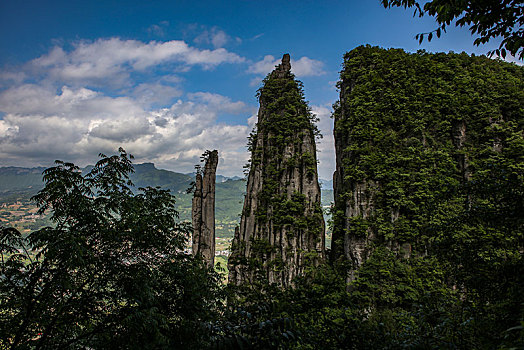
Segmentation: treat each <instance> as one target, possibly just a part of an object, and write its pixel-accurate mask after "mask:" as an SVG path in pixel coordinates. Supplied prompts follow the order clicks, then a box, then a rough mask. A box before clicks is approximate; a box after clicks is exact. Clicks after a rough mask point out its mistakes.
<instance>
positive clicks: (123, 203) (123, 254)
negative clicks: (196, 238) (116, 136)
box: [0, 149, 221, 349]
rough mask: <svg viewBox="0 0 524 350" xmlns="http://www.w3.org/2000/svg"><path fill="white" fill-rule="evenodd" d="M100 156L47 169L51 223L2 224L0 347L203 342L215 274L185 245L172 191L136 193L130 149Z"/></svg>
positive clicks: (43, 207)
mask: <svg viewBox="0 0 524 350" xmlns="http://www.w3.org/2000/svg"><path fill="white" fill-rule="evenodd" d="M101 157H102V159H101V160H100V161H98V163H97V164H96V165H95V166H94V168H93V169H92V170H91V171H89V172H88V173H87V174H85V175H84V174H82V173H81V172H80V170H79V168H78V167H77V166H75V165H73V164H71V163H64V162H61V161H57V162H56V164H57V165H56V166H55V167H52V168H49V169H47V170H45V171H44V181H45V188H44V189H42V190H41V191H40V192H39V193H38V194H37V195H36V196H35V197H34V200H36V202H37V203H38V205H39V207H40V213H43V212H44V211H47V210H50V211H51V219H52V221H53V222H54V226H53V227H45V228H42V229H40V230H38V231H35V232H32V233H31V234H30V235H29V236H28V237H27V238H22V237H21V235H20V233H19V232H18V231H16V230H15V229H12V228H1V231H0V253H1V261H0V264H1V265H0V348H8V349H27V348H36V349H58V348H60V349H63V348H66V349H67V348H96V349H104V348H107V349H116V348H119V349H124V348H129V349H131V348H137V349H149V348H155V349H157V348H170V349H172V348H175V349H176V348H182V349H191V348H197V349H199V348H202V347H205V346H206V344H207V343H206V342H207V341H208V339H209V337H208V336H207V335H206V334H208V333H207V331H206V330H207V329H209V327H208V322H210V321H212V320H213V319H214V317H215V315H216V314H215V311H216V309H217V300H219V299H218V296H219V293H220V290H221V289H220V284H219V283H218V278H219V277H218V276H217V275H216V274H215V273H214V272H211V271H208V270H207V268H206V267H205V265H204V264H203V263H202V262H201V261H199V260H196V259H193V258H192V256H190V255H187V254H184V253H183V249H184V247H185V244H186V240H187V237H188V234H189V232H190V227H188V225H186V224H183V223H178V222H177V220H176V219H177V215H178V214H177V212H176V210H175V209H174V204H175V200H174V197H173V196H171V194H169V192H168V191H165V190H161V189H159V188H151V187H147V188H142V189H140V192H139V193H138V194H136V195H135V194H133V192H132V191H131V188H130V187H131V186H132V183H131V182H130V180H129V178H128V174H129V173H130V172H132V171H133V167H132V164H131V160H130V158H132V157H130V156H128V154H127V153H126V152H125V151H124V150H122V149H120V154H119V155H115V156H111V157H106V156H104V155H101Z"/></svg>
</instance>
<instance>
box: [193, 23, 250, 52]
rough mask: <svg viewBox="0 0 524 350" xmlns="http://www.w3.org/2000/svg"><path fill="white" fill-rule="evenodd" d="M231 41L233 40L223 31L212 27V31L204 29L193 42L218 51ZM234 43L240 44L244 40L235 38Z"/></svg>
mask: <svg viewBox="0 0 524 350" xmlns="http://www.w3.org/2000/svg"><path fill="white" fill-rule="evenodd" d="M201 28H205V27H201ZM231 40H232V38H231V37H230V36H229V35H228V34H227V33H226V32H224V31H223V30H222V29H219V28H218V27H212V28H211V29H204V30H203V31H202V32H201V33H200V34H199V35H198V36H197V37H196V38H195V39H194V40H193V41H194V42H195V43H197V44H207V45H213V47H214V48H215V49H218V48H221V47H224V46H225V45H226V44H227V43H229V42H230V41H231ZM234 42H236V43H237V44H240V43H241V42H242V40H241V39H240V38H234Z"/></svg>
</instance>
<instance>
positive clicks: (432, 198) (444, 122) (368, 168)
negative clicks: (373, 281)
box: [330, 46, 524, 282]
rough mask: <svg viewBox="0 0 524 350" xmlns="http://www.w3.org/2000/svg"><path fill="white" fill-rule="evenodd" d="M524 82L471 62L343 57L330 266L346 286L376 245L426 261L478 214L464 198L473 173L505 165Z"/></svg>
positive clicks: (361, 54) (493, 65)
mask: <svg viewBox="0 0 524 350" xmlns="http://www.w3.org/2000/svg"><path fill="white" fill-rule="evenodd" d="M521 77H522V71H521V70H520V71H519V70H518V69H515V67H512V66H510V65H506V64H500V63H498V62H493V61H491V60H488V59H486V58H483V57H469V56H467V55H465V54H463V55H456V54H428V53H425V52H419V53H417V54H408V53H406V52H404V51H402V50H393V49H391V50H384V49H380V48H376V47H369V46H366V47H364V46H362V47H359V48H356V49H354V50H353V51H351V52H349V53H347V54H346V56H345V57H344V68H343V70H342V71H341V80H340V82H339V84H338V87H339V89H340V101H339V102H338V103H337V104H336V105H335V113H334V117H335V128H334V136H335V149H336V171H335V174H334V190H335V211H334V212H335V214H334V232H333V243H332V249H331V252H332V254H331V257H330V258H331V260H332V261H339V260H342V261H346V262H347V261H349V263H350V264H349V265H350V269H349V271H348V280H349V282H351V281H352V280H353V279H354V278H355V276H356V275H355V271H356V270H357V269H358V268H359V267H360V266H361V265H362V264H363V263H365V261H366V260H367V259H368V258H369V257H370V256H371V255H372V254H373V251H374V249H375V248H376V247H379V246H382V247H387V248H389V249H391V251H393V252H396V253H397V255H398V256H399V257H400V258H409V257H410V256H412V255H416V256H421V255H425V254H428V251H430V250H431V242H432V241H433V238H434V236H435V235H436V234H437V232H438V231H439V230H442V227H440V226H439V225H443V223H445V222H446V220H451V221H452V218H454V217H456V216H457V215H458V214H457V213H460V212H463V211H464V210H469V208H471V207H472V204H471V201H472V200H474V199H475V198H474V197H473V198H472V196H470V195H469V194H467V193H466V192H465V191H467V190H468V185H467V183H468V182H469V181H471V182H474V181H473V180H474V177H475V173H474V170H473V169H474V168H475V167H476V168H477V169H476V172H477V176H479V177H480V175H479V174H482V173H483V172H486V171H487V172H490V171H491V170H490V168H489V167H492V168H493V167H494V165H493V164H494V161H493V159H498V158H499V157H500V156H498V155H494V153H490V152H499V153H500V152H501V150H502V147H503V145H504V144H507V143H506V141H503V140H502V138H503V137H506V136H502V135H503V133H501V132H499V131H498V130H501V127H500V125H502V124H504V128H507V130H512V132H516V133H518V132H521V129H519V127H518V125H519V122H518V120H522V115H521V114H520V115H519V113H521V112H519V111H522V109H521V108H520V107H518V108H516V106H520V105H521V104H522V102H518V101H524V94H523V93H522V91H523V90H522V78H521ZM506 82H511V83H506ZM495 86H496V88H495ZM498 94H500V96H504V98H505V99H507V101H517V102H511V103H508V102H502V101H504V99H501V98H500V97H499V95H498ZM512 104H513V106H512V107H510V105H512ZM499 123H500V124H499ZM507 135H509V134H507ZM489 157H492V158H489ZM472 164H474V166H472ZM483 167H486V168H483ZM477 182H478V181H477ZM439 227H440V228H439Z"/></svg>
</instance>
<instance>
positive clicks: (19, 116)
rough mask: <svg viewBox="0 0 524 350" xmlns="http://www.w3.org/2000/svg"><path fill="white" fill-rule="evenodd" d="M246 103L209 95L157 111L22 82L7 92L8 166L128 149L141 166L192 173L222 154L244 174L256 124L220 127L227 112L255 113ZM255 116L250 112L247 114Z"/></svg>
mask: <svg viewBox="0 0 524 350" xmlns="http://www.w3.org/2000/svg"><path fill="white" fill-rule="evenodd" d="M252 110H253V107H249V106H247V105H246V104H244V103H243V102H239V101H232V100H231V99H230V98H228V97H225V96H221V95H218V94H212V93H207V92H197V93H193V94H189V95H187V96H186V100H181V99H179V100H177V101H176V102H175V103H173V104H172V105H171V106H169V107H168V108H157V109H154V108H153V109H149V108H148V107H147V105H144V104H142V103H141V102H140V101H139V100H137V99H134V98H132V97H109V96H106V95H104V94H102V93H100V92H96V91H93V90H90V89H87V88H78V89H73V88H70V87H67V86H64V87H62V88H61V89H60V90H59V91H58V92H56V91H53V90H52V89H51V88H45V87H42V86H36V85H30V84H26V85H22V86H19V87H14V88H11V89H8V90H6V91H3V92H2V93H0V111H3V112H4V113H5V115H4V117H3V119H1V120H0V166H3V165H19V166H35V165H39V164H41V165H50V164H51V163H52V161H53V160H55V159H56V158H59V159H63V160H72V161H75V162H77V163H78V164H80V165H86V164H87V163H89V162H93V161H94V159H93V157H94V155H96V154H98V153H100V152H102V153H106V154H112V153H114V152H115V151H116V150H117V149H118V147H120V146H123V147H124V148H125V149H126V150H127V151H128V152H130V153H132V154H134V155H135V156H136V161H137V162H141V161H153V162H155V163H156V164H157V165H158V166H160V167H164V168H168V169H175V170H178V171H186V172H190V171H192V169H193V166H194V165H195V164H197V163H198V162H199V156H200V154H202V153H203V152H204V151H205V150H206V149H219V150H220V158H221V163H220V168H219V170H220V172H221V173H223V174H225V175H238V174H240V173H241V171H242V165H243V164H244V163H245V162H246V160H247V157H248V154H247V152H246V149H245V145H246V138H247V136H248V134H249V131H250V130H251V126H250V125H227V124H217V123H216V119H217V117H218V115H219V114H220V113H249V112H251V111H252ZM247 116H249V114H248V115H247Z"/></svg>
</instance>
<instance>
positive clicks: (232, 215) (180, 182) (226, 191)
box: [0, 163, 333, 225]
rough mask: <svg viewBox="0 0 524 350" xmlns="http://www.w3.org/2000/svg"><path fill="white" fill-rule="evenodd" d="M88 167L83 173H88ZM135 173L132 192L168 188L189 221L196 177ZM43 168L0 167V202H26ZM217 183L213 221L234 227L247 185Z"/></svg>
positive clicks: (220, 179)
mask: <svg viewBox="0 0 524 350" xmlns="http://www.w3.org/2000/svg"><path fill="white" fill-rule="evenodd" d="M91 168H92V166H87V167H85V168H83V169H82V171H89V170H90V169H91ZM134 168H135V172H134V173H133V174H131V175H130V179H131V181H132V182H133V183H134V185H135V190H137V191H138V188H140V187H146V186H152V187H156V186H160V187H161V188H164V189H169V190H170V191H171V193H172V194H173V195H175V197H176V199H177V210H178V211H179V213H180V219H181V220H191V199H192V194H187V193H186V190H187V189H188V188H189V186H190V185H191V182H192V181H193V180H194V177H195V174H194V173H189V174H182V173H177V172H174V171H169V170H163V169H157V168H156V167H155V165H154V164H153V163H143V164H134ZM45 169H46V168H43V167H38V168H20V167H0V203H5V202H13V201H16V200H26V201H27V200H29V198H30V197H31V196H33V195H35V194H36V193H37V192H38V191H39V190H41V189H42V188H43V186H44V184H43V182H42V172H43V171H44V170H45ZM216 181H217V184H216V220H217V224H218V223H227V224H231V225H233V224H234V223H235V222H237V221H238V220H239V218H240V213H241V212H242V203H243V200H244V194H245V190H246V183H245V181H244V179H243V178H241V177H239V176H234V177H226V176H222V175H217V180H216ZM320 181H321V183H322V188H323V190H322V205H323V206H324V207H326V206H328V205H329V204H330V202H331V201H333V191H332V188H333V187H332V181H330V180H320Z"/></svg>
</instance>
